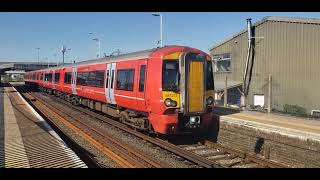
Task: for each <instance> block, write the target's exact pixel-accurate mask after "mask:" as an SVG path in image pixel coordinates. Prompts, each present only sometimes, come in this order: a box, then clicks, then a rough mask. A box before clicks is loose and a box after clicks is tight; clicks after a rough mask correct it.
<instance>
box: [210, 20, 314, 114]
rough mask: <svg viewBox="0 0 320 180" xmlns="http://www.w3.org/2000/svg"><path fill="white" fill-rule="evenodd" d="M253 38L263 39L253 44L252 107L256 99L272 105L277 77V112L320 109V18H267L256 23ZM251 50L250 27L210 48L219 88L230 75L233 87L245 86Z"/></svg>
mask: <svg viewBox="0 0 320 180" xmlns="http://www.w3.org/2000/svg"><path fill="white" fill-rule="evenodd" d="M244 22H245V21H244ZM244 24H245V23H244ZM252 35H253V36H254V37H263V38H256V39H254V41H253V51H252V52H253V53H252V55H251V56H252V63H251V64H250V66H249V71H250V68H251V65H252V73H251V75H250V76H251V83H250V86H249V91H248V96H247V103H246V104H247V105H248V104H249V105H250V104H254V97H255V95H260V97H261V95H262V96H264V105H265V106H266V104H267V100H268V98H267V95H268V75H269V74H271V76H272V83H271V89H272V91H271V92H272V96H271V97H272V99H271V104H272V108H274V109H277V110H281V111H282V110H283V106H284V105H285V104H288V105H299V106H301V107H304V108H306V110H307V112H308V113H310V111H311V110H313V109H320V19H306V18H287V17H265V18H263V19H262V20H261V21H259V22H256V23H254V24H253V25H252ZM247 49H248V33H247V29H245V30H243V31H241V32H239V33H237V34H235V35H234V36H232V37H231V38H229V39H227V40H225V41H223V42H222V43H219V44H217V45H214V46H213V47H211V48H210V49H209V50H210V54H211V55H212V56H213V59H214V62H215V64H216V72H215V82H216V84H217V86H218V87H217V89H219V88H220V90H221V87H219V86H223V84H224V81H225V76H227V78H228V81H229V82H230V83H231V84H232V85H233V86H235V85H240V83H242V80H243V75H244V69H245V63H246V59H247ZM239 87H241V85H240V86H239ZM237 97H238V96H237ZM256 97H258V96H256ZM237 102H238V101H237Z"/></svg>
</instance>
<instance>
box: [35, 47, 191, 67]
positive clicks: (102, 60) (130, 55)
mask: <svg viewBox="0 0 320 180" xmlns="http://www.w3.org/2000/svg"><path fill="white" fill-rule="evenodd" d="M168 47H185V48H190V47H187V46H177V45H170V46H164V47H162V48H159V47H158V48H152V49H147V50H142V51H136V52H131V53H126V54H120V55H116V56H108V57H103V58H99V59H90V60H85V61H81V62H77V63H70V64H63V65H60V66H56V67H50V68H46V69H40V70H36V71H32V72H38V71H47V70H55V69H61V68H65V67H72V66H74V65H77V66H78V65H89V64H102V63H106V62H108V61H117V60H130V59H143V58H148V57H149V56H150V54H151V53H153V52H155V51H158V50H161V49H164V48H168ZM30 72H31V71H30Z"/></svg>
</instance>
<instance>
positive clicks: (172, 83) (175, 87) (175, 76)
mask: <svg viewBox="0 0 320 180" xmlns="http://www.w3.org/2000/svg"><path fill="white" fill-rule="evenodd" d="M162 90H163V91H179V61H178V60H165V61H164V62H163V68H162Z"/></svg>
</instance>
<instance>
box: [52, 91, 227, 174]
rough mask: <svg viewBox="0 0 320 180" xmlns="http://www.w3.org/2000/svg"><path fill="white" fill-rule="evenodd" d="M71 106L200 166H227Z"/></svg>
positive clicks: (104, 117) (64, 102) (86, 110)
mask: <svg viewBox="0 0 320 180" xmlns="http://www.w3.org/2000/svg"><path fill="white" fill-rule="evenodd" d="M55 99H56V100H57V101H59V102H60V103H63V104H65V105H69V104H68V103H67V102H66V101H63V100H61V99H59V98H57V97H55ZM69 107H70V108H72V109H75V110H77V111H80V112H82V113H84V114H86V115H89V116H91V117H93V118H95V119H98V120H100V121H102V122H105V123H108V124H109V125H111V126H114V127H116V128H119V129H121V130H123V131H125V132H127V133H130V134H132V135H135V136H136V137H139V138H141V139H143V140H146V141H148V142H150V143H152V144H154V145H157V146H159V147H161V148H163V149H165V150H168V151H170V152H172V153H174V154H176V155H178V156H181V157H183V158H185V159H187V160H189V161H191V162H194V163H196V164H198V165H200V166H203V167H206V168H212V167H214V168H225V166H223V165H219V164H218V163H216V162H214V161H211V160H209V159H206V158H204V157H202V156H199V155H197V154H195V153H192V152H189V151H187V150H184V149H182V148H180V147H178V146H176V145H174V144H172V143H169V142H167V141H164V140H162V139H159V138H154V137H151V136H148V135H145V134H143V133H141V132H138V131H135V130H133V129H131V128H130V127H128V126H127V125H125V124H122V123H120V122H118V121H116V120H113V119H111V118H108V117H106V116H103V115H100V114H97V113H95V112H92V111H90V110H88V109H84V108H81V107H78V106H69Z"/></svg>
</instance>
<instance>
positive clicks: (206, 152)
mask: <svg viewBox="0 0 320 180" xmlns="http://www.w3.org/2000/svg"><path fill="white" fill-rule="evenodd" d="M32 96H33V97H34V98H36V99H37V100H38V101H40V102H41V101H42V103H46V102H43V101H44V100H43V99H42V98H41V96H42V95H39V94H33V95H32ZM49 97H50V98H51V99H53V100H54V101H56V102H59V103H62V104H64V105H66V106H68V107H70V108H72V109H73V110H75V111H77V112H79V113H81V114H83V115H84V116H89V117H91V118H94V119H96V120H99V121H102V122H103V123H107V124H109V125H111V126H113V127H116V128H118V129H120V130H122V131H125V132H127V133H129V134H132V135H134V136H136V137H138V138H141V139H143V140H145V141H147V142H149V143H151V144H154V145H156V146H158V147H161V148H163V149H165V150H167V151H169V152H171V153H174V154H176V155H178V156H179V157H182V158H183V159H185V160H187V161H189V162H192V163H194V164H197V165H199V166H201V167H206V168H230V167H234V168H236V167H244V168H245V167H272V168H273V167H284V166H282V165H281V164H277V163H275V162H271V161H269V160H267V159H263V158H260V157H258V156H255V155H248V154H245V153H242V152H240V151H237V150H233V149H228V148H225V147H222V146H221V145H219V144H215V143H213V142H211V141H208V140H205V141H202V143H196V144H191V145H190V144H187V145H186V144H184V145H176V144H174V143H171V142H170V141H167V140H163V139H159V138H156V137H151V136H148V135H146V134H143V133H141V132H138V131H135V130H133V129H132V128H130V127H128V126H127V125H125V124H122V123H120V122H118V121H116V120H114V119H112V118H110V117H106V115H102V114H99V113H96V112H94V111H91V110H89V109H87V108H83V107H80V106H70V104H69V103H68V102H66V101H64V100H61V99H59V98H58V97H54V96H49ZM48 106H49V107H50V106H51V105H48ZM51 108H54V107H51ZM55 108H56V109H55V110H56V111H57V112H59V113H60V114H61V111H63V109H57V107H55ZM64 116H68V115H66V114H65V115H64ZM69 118H72V117H69ZM73 119H74V120H73V121H77V123H78V124H81V121H79V120H75V118H73ZM82 126H85V125H83V123H82ZM86 128H87V129H90V127H86ZM97 131H98V130H97ZM89 134H90V132H89ZM100 136H102V135H100ZM108 138H109V139H112V137H108ZM110 141H112V140H110ZM113 143H115V142H113ZM124 149H125V148H123V149H122V150H124ZM131 153H133V154H134V152H131ZM124 156H125V155H124ZM140 158H142V159H145V160H144V161H148V159H149V158H148V157H147V156H145V157H140ZM150 164H152V163H150ZM137 167H166V165H163V164H159V163H158V164H157V162H155V164H153V165H151V166H150V165H149V166H143V165H141V164H140V165H138V166H137Z"/></svg>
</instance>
